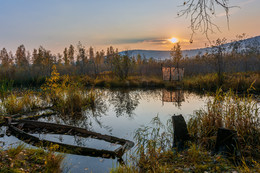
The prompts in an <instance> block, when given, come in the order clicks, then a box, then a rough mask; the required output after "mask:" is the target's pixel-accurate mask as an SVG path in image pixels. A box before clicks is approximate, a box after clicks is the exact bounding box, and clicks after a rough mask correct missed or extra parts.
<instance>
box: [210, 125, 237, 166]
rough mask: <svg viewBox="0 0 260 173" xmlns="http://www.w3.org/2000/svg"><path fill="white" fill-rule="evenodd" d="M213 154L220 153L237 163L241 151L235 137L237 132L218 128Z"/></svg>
mask: <svg viewBox="0 0 260 173" xmlns="http://www.w3.org/2000/svg"><path fill="white" fill-rule="evenodd" d="M214 154H222V155H224V156H226V157H229V158H230V159H232V160H233V161H234V162H235V164H239V162H240V157H241V152H240V146H239V143H238V139H237V132H236V131H235V130H229V129H225V128H219V129H218V134H217V141H216V145H215V151H214Z"/></svg>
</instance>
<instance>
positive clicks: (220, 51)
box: [212, 38, 227, 85]
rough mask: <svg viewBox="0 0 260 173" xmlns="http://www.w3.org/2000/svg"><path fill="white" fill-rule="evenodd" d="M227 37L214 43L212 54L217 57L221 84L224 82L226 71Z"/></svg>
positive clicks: (216, 64)
mask: <svg viewBox="0 0 260 173" xmlns="http://www.w3.org/2000/svg"><path fill="white" fill-rule="evenodd" d="M226 41H227V40H226V39H225V38H223V39H217V40H216V41H214V42H213V43H214V44H213V45H212V56H213V57H214V58H215V67H216V70H217V75H218V82H219V85H222V83H223V72H224V56H225V51H226V47H225V45H224V44H225V43H226Z"/></svg>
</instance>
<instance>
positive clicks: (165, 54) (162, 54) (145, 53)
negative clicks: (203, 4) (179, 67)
mask: <svg viewBox="0 0 260 173" xmlns="http://www.w3.org/2000/svg"><path fill="white" fill-rule="evenodd" d="M257 42H258V44H259V45H260V36H257V37H252V38H248V39H245V40H242V41H241V45H242V49H244V47H245V46H246V45H249V44H253V45H255V44H256V43H257ZM232 43H233V42H231V43H227V44H225V47H227V50H228V49H229V46H230V44H232ZM210 50H211V48H201V49H190V50H183V51H182V55H183V56H184V57H185V56H187V57H194V56H196V55H197V54H199V53H201V54H204V53H206V52H210ZM120 54H121V55H123V54H128V55H129V56H130V57H133V56H135V57H137V55H138V54H140V55H141V56H142V58H144V57H145V58H151V57H152V58H154V59H157V60H165V59H169V58H170V57H171V56H170V51H160V50H128V51H123V52H120Z"/></svg>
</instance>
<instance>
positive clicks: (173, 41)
mask: <svg viewBox="0 0 260 173" xmlns="http://www.w3.org/2000/svg"><path fill="white" fill-rule="evenodd" d="M169 41H170V42H172V43H177V42H178V39H177V38H174V37H173V38H171V39H169Z"/></svg>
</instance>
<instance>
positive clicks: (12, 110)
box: [0, 90, 43, 116]
mask: <svg viewBox="0 0 260 173" xmlns="http://www.w3.org/2000/svg"><path fill="white" fill-rule="evenodd" d="M42 102H43V101H42V99H40V97H39V96H38V95H37V94H36V93H35V92H33V91H30V90H28V91H24V92H22V93H19V92H11V93H10V94H9V95H7V96H6V97H5V99H3V100H2V101H1V103H0V105H1V109H0V112H1V113H2V114H3V115H5V116H8V115H13V114H18V113H20V114H22V113H25V112H30V111H32V110H33V109H37V108H40V107H42V106H43V104H42Z"/></svg>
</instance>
